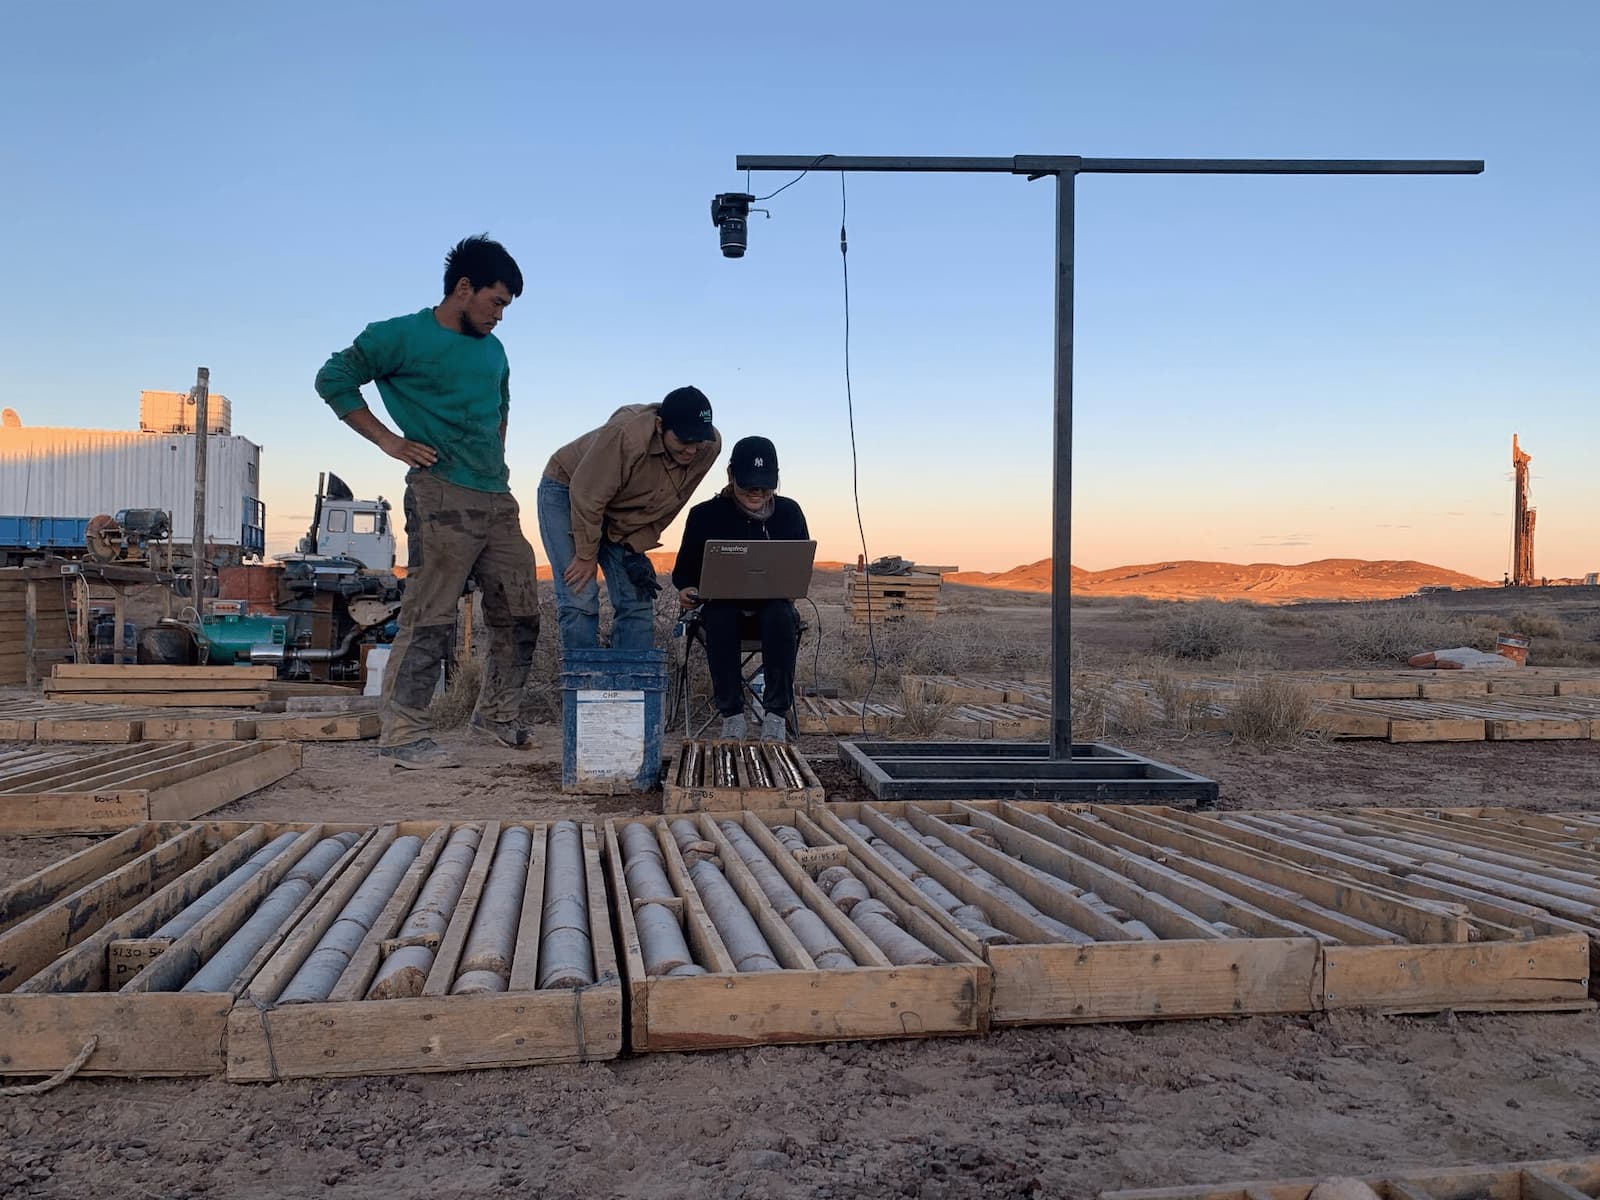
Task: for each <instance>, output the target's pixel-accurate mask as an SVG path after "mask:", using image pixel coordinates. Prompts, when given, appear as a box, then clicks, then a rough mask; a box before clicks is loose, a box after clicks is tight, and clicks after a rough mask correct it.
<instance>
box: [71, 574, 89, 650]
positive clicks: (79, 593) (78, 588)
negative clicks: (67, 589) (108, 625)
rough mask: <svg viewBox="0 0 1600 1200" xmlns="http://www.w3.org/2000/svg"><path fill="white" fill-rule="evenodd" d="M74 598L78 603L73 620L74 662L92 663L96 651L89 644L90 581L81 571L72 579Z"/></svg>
mask: <svg viewBox="0 0 1600 1200" xmlns="http://www.w3.org/2000/svg"><path fill="white" fill-rule="evenodd" d="M72 598H73V600H74V601H75V602H76V604H77V608H78V611H77V615H76V616H75V617H74V618H73V622H72V640H73V642H74V643H75V644H74V646H73V647H72V660H73V661H74V662H81V663H92V662H93V661H94V651H93V649H92V648H91V647H90V645H89V634H90V630H89V581H88V580H87V579H85V578H84V577H83V573H82V572H81V571H80V572H79V573H78V574H77V575H75V576H73V579H72Z"/></svg>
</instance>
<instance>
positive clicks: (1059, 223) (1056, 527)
mask: <svg viewBox="0 0 1600 1200" xmlns="http://www.w3.org/2000/svg"><path fill="white" fill-rule="evenodd" d="M1077 179H1078V176H1077V172H1076V171H1071V170H1066V171H1059V172H1057V173H1056V364H1055V462H1054V467H1053V478H1054V487H1053V497H1054V501H1053V505H1052V509H1051V517H1050V521H1051V539H1050V557H1051V563H1050V757H1051V758H1052V759H1058V760H1062V761H1065V760H1066V759H1069V758H1071V757H1072V272H1073V261H1072V255H1073V237H1074V215H1075V204H1074V201H1075V197H1076V185H1077Z"/></svg>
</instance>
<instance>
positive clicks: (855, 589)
mask: <svg viewBox="0 0 1600 1200" xmlns="http://www.w3.org/2000/svg"><path fill="white" fill-rule="evenodd" d="M942 578H943V577H942V576H941V575H940V574H939V573H938V571H937V570H929V569H923V570H919V571H913V572H911V573H909V574H906V575H880V574H878V573H877V572H875V571H871V570H860V569H857V570H849V569H847V570H846V571H845V577H844V607H845V612H846V613H848V614H849V616H850V621H851V623H852V624H856V625H865V624H866V623H867V621H868V619H869V618H870V619H871V620H873V621H904V620H908V619H910V620H918V621H931V620H933V618H934V617H935V616H936V615H937V614H938V611H939V585H940V583H941V582H942Z"/></svg>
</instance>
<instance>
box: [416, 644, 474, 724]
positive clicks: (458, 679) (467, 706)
mask: <svg viewBox="0 0 1600 1200" xmlns="http://www.w3.org/2000/svg"><path fill="white" fill-rule="evenodd" d="M482 682H483V664H482V663H480V662H479V661H478V660H477V658H476V657H472V658H467V657H463V658H460V659H458V660H457V661H456V669H455V674H454V675H452V676H451V678H450V686H449V687H447V688H446V689H445V691H444V695H442V696H436V697H434V701H433V703H432V704H430V705H429V706H428V720H429V722H431V723H432V725H433V727H434V728H435V729H459V728H460V727H461V726H463V725H465V724H466V723H467V718H468V717H470V716H471V715H472V710H473V708H474V707H475V706H476V705H477V703H478V687H479V685H480V684H481V683H482Z"/></svg>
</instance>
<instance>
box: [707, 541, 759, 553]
mask: <svg viewBox="0 0 1600 1200" xmlns="http://www.w3.org/2000/svg"><path fill="white" fill-rule="evenodd" d="M706 551H707V552H708V553H711V554H749V553H750V547H749V546H745V545H741V544H739V543H738V542H734V543H732V544H730V545H723V546H718V545H715V544H713V545H710V546H707V547H706Z"/></svg>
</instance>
